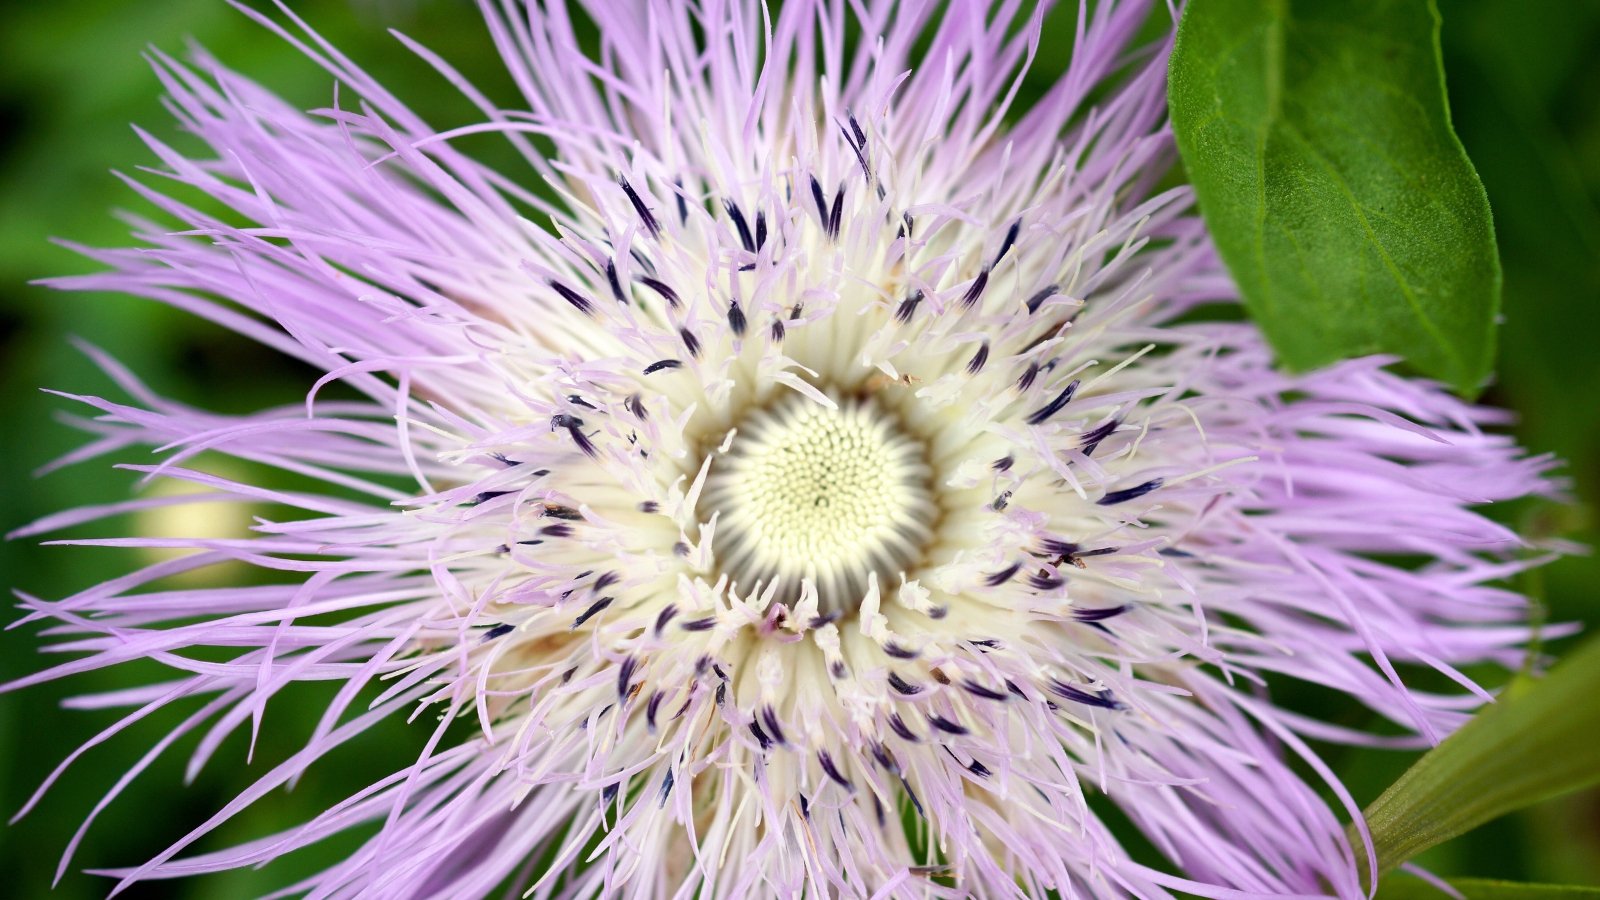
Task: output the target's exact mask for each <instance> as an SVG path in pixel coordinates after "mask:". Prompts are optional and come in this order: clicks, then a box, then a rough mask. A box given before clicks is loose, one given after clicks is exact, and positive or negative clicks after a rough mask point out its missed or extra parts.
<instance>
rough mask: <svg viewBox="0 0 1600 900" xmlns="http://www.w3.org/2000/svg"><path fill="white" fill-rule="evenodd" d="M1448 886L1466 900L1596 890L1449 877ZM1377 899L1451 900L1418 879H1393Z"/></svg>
mask: <svg viewBox="0 0 1600 900" xmlns="http://www.w3.org/2000/svg"><path fill="white" fill-rule="evenodd" d="M1449 882H1450V886H1451V887H1453V888H1455V889H1456V890H1458V891H1460V892H1461V896H1463V897H1465V898H1467V900H1593V898H1600V888H1592V887H1578V886H1575V885H1563V884H1519V883H1517V882H1514V881H1490V880H1488V879H1483V878H1451V879H1449ZM1378 900H1452V898H1451V897H1450V895H1449V894H1447V893H1445V892H1444V891H1442V890H1440V889H1439V888H1437V887H1435V886H1433V885H1431V884H1429V883H1428V882H1426V881H1423V880H1422V879H1420V878H1411V877H1406V876H1395V877H1393V878H1385V879H1384V880H1383V882H1382V883H1381V884H1379V885H1378Z"/></svg>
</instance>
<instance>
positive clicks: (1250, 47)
mask: <svg viewBox="0 0 1600 900" xmlns="http://www.w3.org/2000/svg"><path fill="white" fill-rule="evenodd" d="M1170 76H1171V77H1170V79H1169V83H1168V100H1169V103H1170V105H1171V111H1172V124H1173V129H1174V131H1175V132H1176V134H1177V138H1178V149H1179V151H1180V153H1181V154H1182V156H1183V162H1184V165H1185V166H1186V167H1187V169H1188V171H1189V177H1190V180H1191V182H1192V183H1193V184H1194V187H1195V191H1196V193H1197V195H1198V197H1199V200H1200V209H1201V212H1202V213H1204V215H1205V218H1206V222H1207V225H1208V226H1209V227H1210V229H1211V233H1212V237H1213V239H1214V240H1215V241H1216V244H1217V249H1218V250H1219V251H1220V252H1221V254H1222V258H1223V260H1224V261H1225V262H1226V263H1227V264H1228V268H1229V270H1231V271H1232V273H1233V276H1234V279H1235V280H1236V281H1237V282H1238V284H1239V289H1240V291H1241V292H1242V293H1243V295H1244V300H1245V304H1246V306H1247V307H1248V308H1249V310H1250V312H1251V314H1252V315H1253V316H1254V317H1255V320H1256V321H1257V322H1258V323H1259V324H1260V326H1261V328H1262V330H1263V331H1264V332H1265V334H1266V336H1267V339H1268V340H1269V341H1271V342H1272V346H1273V348H1274V349H1275V350H1276V351H1277V353H1278V356H1279V358H1280V359H1282V360H1283V362H1284V363H1286V364H1287V365H1289V366H1290V367H1292V368H1298V369H1306V368H1313V367H1316V366H1320V365H1324V364H1327V363H1330V362H1334V361H1337V360H1339V359H1343V358H1346V357H1350V356H1356V355H1361V354H1366V353H1393V354H1398V355H1400V356H1403V357H1405V358H1406V359H1407V360H1409V361H1410V363H1411V364H1412V365H1413V366H1415V367H1416V368H1417V369H1418V370H1420V371H1421V372H1423V373H1425V374H1428V375H1432V376H1435V377H1438V378H1440V379H1442V380H1444V381H1447V382H1449V383H1450V384H1452V385H1454V386H1455V387H1456V388H1457V389H1458V390H1460V391H1462V392H1464V393H1469V394H1470V393H1473V392H1475V391H1476V390H1477V389H1478V388H1479V387H1480V386H1481V385H1482V383H1483V381H1484V379H1485V378H1486V377H1487V376H1488V374H1489V369H1490V365H1491V363H1492V361H1493V357H1494V325H1495V319H1496V316H1497V315H1498V311H1499V305H1500V262H1499V256H1498V254H1497V252H1496V248H1495V238H1494V229H1493V224H1492V222H1491V219H1490V216H1489V202H1488V199H1487V197H1486V196H1485V194H1484V191H1483V185H1482V183H1481V182H1479V180H1478V175H1477V173H1476V172H1475V171H1474V170H1473V168H1472V163H1471V162H1470V161H1469V160H1468V159H1467V155H1466V151H1464V150H1463V149H1462V147H1461V142H1460V141H1458V140H1457V139H1456V135H1455V132H1454V131H1453V130H1452V128H1451V125H1450V113H1449V109H1448V107H1447V106H1446V104H1445V92H1444V74H1443V69H1442V67H1441V65H1440V61H1439V15H1438V12H1437V10H1436V9H1435V8H1434V5H1433V2H1432V0H1429V2H1426V3H1424V2H1421V0H1296V2H1291V0H1192V2H1190V3H1189V4H1188V5H1187V6H1186V7H1185V9H1184V13H1183V19H1182V21H1181V23H1180V24H1179V26H1178V39H1177V46H1176V48H1175V49H1174V51H1173V55H1172V66H1171V73H1170Z"/></svg>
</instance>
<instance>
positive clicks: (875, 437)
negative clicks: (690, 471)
mask: <svg viewBox="0 0 1600 900" xmlns="http://www.w3.org/2000/svg"><path fill="white" fill-rule="evenodd" d="M836 404H837V405H836V406H834V407H833V408H829V407H828V406H825V405H823V404H821V403H818V402H816V401H814V400H811V399H808V398H805V397H802V396H799V395H798V394H794V395H790V396H789V397H787V398H786V399H784V400H783V401H781V402H779V403H777V404H775V405H773V406H768V407H764V408H759V409H756V410H753V411H751V412H750V413H747V414H746V415H745V416H744V418H743V419H742V420H741V421H740V423H739V425H738V429H737V431H736V433H735V435H734V437H733V439H732V440H731V441H729V443H728V445H727V448H726V451H725V452H724V453H723V454H722V455H721V456H719V457H718V459H717V460H716V461H714V462H713V463H712V465H711V471H710V474H709V475H708V477H707V479H706V487H705V493H704V496H703V500H702V503H703V504H705V506H704V508H705V510H706V511H707V512H716V513H718V514H719V517H718V521H717V526H716V534H715V537H714V539H713V540H714V543H713V546H714V550H715V555H716V558H717V561H718V565H719V567H720V568H721V570H722V571H723V573H725V574H727V575H728V576H729V577H730V578H731V579H732V580H733V582H734V583H735V585H736V587H737V588H738V589H739V590H740V591H741V592H749V591H753V590H756V589H757V588H758V587H759V588H760V589H762V590H764V589H766V588H767V587H768V586H770V585H772V584H773V582H774V581H776V589H775V590H776V594H775V596H776V598H777V599H778V600H779V601H781V602H787V603H793V602H794V601H795V600H797V599H799V598H800V597H801V596H802V593H803V586H804V585H806V584H807V583H809V584H810V585H811V587H813V588H814V589H815V590H816V592H817V601H818V608H819V610H820V611H821V612H822V613H824V614H827V613H846V612H854V611H855V609H856V608H857V607H858V606H859V605H860V603H861V599H862V597H863V596H864V595H865V594H866V591H867V588H868V582H869V579H870V576H872V575H873V574H876V575H877V576H878V581H879V584H880V585H883V584H884V583H885V582H886V580H887V579H889V578H891V577H893V576H896V575H897V574H898V573H900V572H903V571H906V570H907V569H908V568H909V567H912V566H913V565H914V564H915V563H916V562H917V561H918V560H919V559H920V558H921V556H922V555H923V553H924V551H925V550H926V549H927V547H928V545H929V543H930V541H931V539H932V536H933V528H934V526H935V524H936V523H937V520H938V517H939V511H938V508H937V507H936V505H935V503H934V498H933V491H932V488H931V480H930V475H931V469H930V467H929V465H928V462H927V453H926V447H925V446H924V444H923V442H922V440H921V439H919V438H917V437H915V436H913V435H911V434H908V433H907V431H906V430H905V428H904V426H903V425H902V423H901V422H900V420H899V417H898V416H896V415H894V414H893V413H892V412H889V411H887V410H885V409H884V408H883V407H881V406H880V405H878V404H877V403H875V402H873V401H872V400H871V399H866V400H860V399H855V398H843V399H838V400H837V401H836Z"/></svg>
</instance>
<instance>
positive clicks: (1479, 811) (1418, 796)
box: [1351, 640, 1600, 875]
mask: <svg viewBox="0 0 1600 900" xmlns="http://www.w3.org/2000/svg"><path fill="white" fill-rule="evenodd" d="M1597 697H1600V640H1591V641H1589V642H1588V643H1586V644H1585V645H1583V646H1582V647H1580V648H1579V649H1578V650H1576V651H1574V652H1573V653H1572V654H1570V655H1569V656H1568V658H1567V659H1565V660H1563V661H1562V662H1561V663H1560V664H1559V665H1557V666H1556V668H1555V669H1554V671H1552V672H1551V673H1550V675H1548V676H1546V677H1545V678H1543V679H1538V680H1534V679H1524V680H1520V681H1518V682H1514V683H1513V684H1512V687H1511V688H1510V689H1508V690H1507V691H1506V693H1505V695H1504V696H1502V697H1501V699H1500V700H1499V702H1497V703H1495V704H1494V705H1492V706H1489V707H1487V708H1486V709H1484V710H1483V712H1481V713H1479V714H1478V715H1477V716H1476V717H1475V718H1473V720H1472V721H1470V722H1468V723H1467V724H1466V725H1465V726H1463V727H1462V728H1461V730H1460V731H1457V732H1456V733H1455V734H1453V735H1451V736H1450V737H1448V738H1446V739H1445V740H1444V742H1443V743H1441V744H1440V745H1439V746H1437V747H1435V748H1433V749H1432V750H1430V751H1428V752H1427V753H1426V754H1424V755H1423V757H1422V758H1421V759H1420V760H1418V761H1417V763H1416V764H1415V765H1413V766H1412V767H1411V768H1410V769H1407V770H1406V773H1405V774H1404V775H1401V776H1400V778H1399V780H1398V781H1396V782H1395V783H1394V784H1392V785H1390V786H1389V789H1388V790H1386V791H1384V792H1383V795H1382V796H1380V797H1379V798H1378V799H1377V800H1375V801H1373V803H1372V805H1371V806H1368V807H1367V809H1366V811H1365V816H1366V820H1367V827H1368V828H1370V829H1371V830H1372V843H1373V847H1374V848H1375V849H1376V851H1377V856H1378V872H1379V874H1380V875H1381V874H1383V873H1385V872H1388V871H1390V870H1392V869H1394V868H1395V867H1396V866H1398V865H1400V864H1401V863H1403V862H1405V861H1406V860H1408V859H1410V858H1411V857H1413V856H1415V855H1416V854H1418V853H1420V852H1422V851H1423V850H1426V849H1427V848H1429V847H1432V846H1433V845H1434V844H1438V843H1441V842H1443V841H1446V840H1449V839H1450V838H1453V837H1455V836H1456V835H1458V834H1461V833H1463V832H1465V831H1468V830H1470V829H1472V828H1475V827H1477V826H1478V825H1481V824H1483V823H1484V822H1487V821H1488V820H1490V819H1492V818H1494V817H1496V816H1499V815H1501V814H1503V813H1507V812H1510V811H1511V810H1514V809H1519V808H1521V807H1524V806H1529V805H1532V804H1534V803H1538V802H1539V801H1541V800H1546V799H1549V798H1551V797H1555V796H1557V795H1559V794H1565V793H1567V792H1569V791H1575V790H1578V789H1580V788H1585V787H1589V786H1590V785H1594V784H1600V702H1596V698H1597ZM1351 843H1352V844H1353V845H1355V846H1356V848H1357V850H1358V851H1359V850H1360V847H1361V843H1360V840H1359V839H1358V838H1357V837H1356V836H1355V835H1354V833H1353V832H1352V835H1351ZM1365 866H1366V864H1365V863H1364V862H1363V863H1362V868H1363V869H1364V868H1365Z"/></svg>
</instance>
